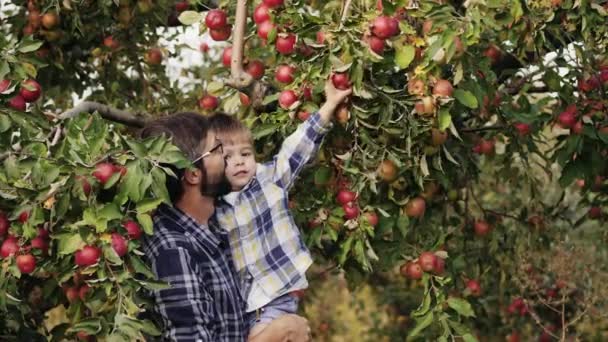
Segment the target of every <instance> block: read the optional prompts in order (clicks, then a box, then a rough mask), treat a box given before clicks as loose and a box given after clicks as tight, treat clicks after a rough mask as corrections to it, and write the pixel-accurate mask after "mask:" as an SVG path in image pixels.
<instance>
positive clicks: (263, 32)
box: [258, 20, 276, 40]
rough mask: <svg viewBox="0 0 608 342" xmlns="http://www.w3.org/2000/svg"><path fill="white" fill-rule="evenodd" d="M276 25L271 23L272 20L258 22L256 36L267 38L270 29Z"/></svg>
mask: <svg viewBox="0 0 608 342" xmlns="http://www.w3.org/2000/svg"><path fill="white" fill-rule="evenodd" d="M275 27H276V26H275V25H274V24H273V23H272V21H270V20H267V21H264V22H262V23H259V24H258V36H259V37H260V38H262V39H264V40H266V39H268V34H269V33H270V31H272V30H273V29H274V28H275Z"/></svg>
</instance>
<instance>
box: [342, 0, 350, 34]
mask: <svg viewBox="0 0 608 342" xmlns="http://www.w3.org/2000/svg"><path fill="white" fill-rule="evenodd" d="M351 3H352V0H345V1H344V7H343V8H342V18H340V29H341V28H342V26H344V21H345V20H346V17H347V16H348V10H349V9H350V4H351Z"/></svg>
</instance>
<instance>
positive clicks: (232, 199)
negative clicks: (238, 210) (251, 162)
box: [222, 165, 260, 207]
mask: <svg viewBox="0 0 608 342" xmlns="http://www.w3.org/2000/svg"><path fill="white" fill-rule="evenodd" d="M259 168H260V166H259V165H256V172H255V174H254V175H253V177H251V179H250V180H249V182H248V183H247V184H245V186H244V187H243V188H242V189H241V190H239V191H233V192H230V193H228V194H226V195H224V196H222V200H223V201H225V202H226V203H228V204H230V205H231V206H233V207H234V206H235V205H236V201H237V199H238V198H239V195H240V194H241V193H243V192H244V191H247V189H249V188H250V187H251V185H252V184H253V182H254V180H255V179H256V177H257V175H258V172H257V171H258V170H259Z"/></svg>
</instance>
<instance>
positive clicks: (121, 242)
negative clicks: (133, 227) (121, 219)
mask: <svg viewBox="0 0 608 342" xmlns="http://www.w3.org/2000/svg"><path fill="white" fill-rule="evenodd" d="M112 248H113V249H114V251H115V252H116V254H118V256H119V257H123V256H124V255H125V254H127V252H128V251H129V248H128V247H127V240H125V238H124V237H122V235H120V234H118V233H112Z"/></svg>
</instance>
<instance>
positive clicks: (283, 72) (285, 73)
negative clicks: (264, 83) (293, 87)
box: [274, 64, 296, 83]
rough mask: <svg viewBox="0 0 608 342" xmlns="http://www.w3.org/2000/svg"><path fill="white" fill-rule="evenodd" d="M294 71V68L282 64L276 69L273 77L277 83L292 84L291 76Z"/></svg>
mask: <svg viewBox="0 0 608 342" xmlns="http://www.w3.org/2000/svg"><path fill="white" fill-rule="evenodd" d="M295 71H296V68H295V67H292V66H290V65H287V64H282V65H279V66H278V67H277V71H276V72H275V73H274V77H275V79H276V80H277V81H278V82H281V83H291V82H293V78H294V77H293V74H294V72H295Z"/></svg>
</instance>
